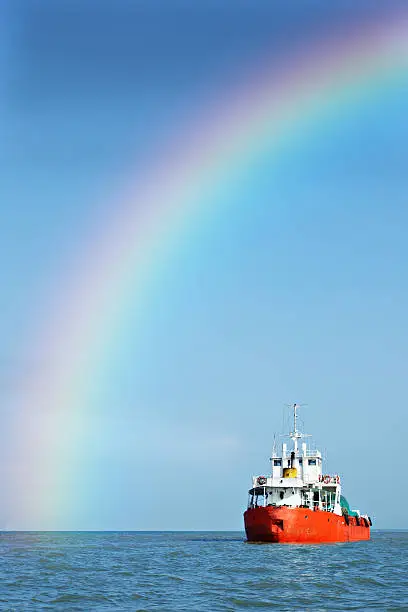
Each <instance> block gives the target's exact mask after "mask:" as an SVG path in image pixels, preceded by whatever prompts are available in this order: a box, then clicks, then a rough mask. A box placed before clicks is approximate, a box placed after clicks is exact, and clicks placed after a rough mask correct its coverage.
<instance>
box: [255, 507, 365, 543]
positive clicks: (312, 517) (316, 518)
mask: <svg viewBox="0 0 408 612" xmlns="http://www.w3.org/2000/svg"><path fill="white" fill-rule="evenodd" d="M244 521H245V532H246V536H247V540H248V542H276V543H287V544H289V543H292V544H321V543H325V542H327V543H334V542H357V541H360V540H369V539H370V525H369V523H368V521H367V520H366V519H365V518H363V517H361V518H356V517H352V516H350V517H345V516H339V515H337V514H333V512H327V511H325V510H311V509H310V508H288V507H284V506H276V507H273V506H259V507H256V508H249V509H248V510H246V512H245V513H244Z"/></svg>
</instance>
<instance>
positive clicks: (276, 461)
mask: <svg viewBox="0 0 408 612" xmlns="http://www.w3.org/2000/svg"><path fill="white" fill-rule="evenodd" d="M298 408H299V405H298V404H294V405H293V421H294V424H293V431H292V432H291V433H290V434H289V438H291V440H292V441H293V450H292V451H290V452H288V449H287V444H286V443H284V444H283V445H282V453H281V455H278V454H276V452H275V451H274V452H273V453H272V454H273V456H272V457H271V464H272V468H271V474H270V475H268V476H254V477H253V479H252V488H251V489H250V490H249V499H248V509H247V510H246V511H245V513H244V521H245V531H246V536H247V540H248V541H249V542H286V543H310V544H312V543H313V544H316V543H321V542H354V541H357V540H369V539H370V526H371V524H372V523H371V519H370V517H369V516H367V515H361V514H360V512H359V511H358V510H351V508H350V506H349V504H348V502H347V500H346V498H345V497H344V496H343V495H342V494H341V481H340V477H339V476H338V475H337V474H334V475H330V474H323V472H322V455H321V453H320V451H318V450H309V448H308V446H307V444H306V442H302V444H301V447H300V449H299V440H301V439H302V438H305V437H309V436H306V435H304V434H302V433H301V432H300V431H298V429H297V411H298Z"/></svg>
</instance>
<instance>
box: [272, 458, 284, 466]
mask: <svg viewBox="0 0 408 612" xmlns="http://www.w3.org/2000/svg"><path fill="white" fill-rule="evenodd" d="M273 465H276V466H278V465H282V459H274V460H273Z"/></svg>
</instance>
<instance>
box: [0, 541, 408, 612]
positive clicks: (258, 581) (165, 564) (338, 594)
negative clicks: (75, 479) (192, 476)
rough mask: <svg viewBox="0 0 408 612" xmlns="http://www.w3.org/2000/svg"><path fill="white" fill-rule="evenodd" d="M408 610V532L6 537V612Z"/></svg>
mask: <svg viewBox="0 0 408 612" xmlns="http://www.w3.org/2000/svg"><path fill="white" fill-rule="evenodd" d="M263 609H264V610H269V609H276V610H369V609H376V610H408V532H407V531H373V532H372V540H371V541H369V542H357V543H352V544H334V545H333V544H326V545H320V546H312V545H288V544H286V545H285V544H281V545H279V544H248V543H246V542H245V540H244V534H243V533H241V532H188V533H187V532H172V533H169V532H103V533H101V532H41V533H34V532H30V533H27V532H18V533H16V532H2V533H0V610H81V611H82V610H100V611H103V610H133V611H135V612H136V611H142V610H162V611H163V612H164V611H166V610H168V611H172V610H186V611H191V612H193V611H200V610H203V611H211V612H215V611H217V610H263Z"/></svg>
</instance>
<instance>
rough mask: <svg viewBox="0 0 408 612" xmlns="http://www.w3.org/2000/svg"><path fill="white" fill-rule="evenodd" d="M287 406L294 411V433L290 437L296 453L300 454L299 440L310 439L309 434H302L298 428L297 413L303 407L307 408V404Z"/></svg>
mask: <svg viewBox="0 0 408 612" xmlns="http://www.w3.org/2000/svg"><path fill="white" fill-rule="evenodd" d="M286 406H287V407H288V408H292V409H293V431H291V432H290V433H289V437H290V438H291V439H292V440H293V450H294V451H295V453H297V452H298V440H300V438H306V437H309V436H308V435H307V434H303V433H301V432H300V431H299V430H298V428H297V420H298V412H297V411H298V410H299V408H301V407H303V406H307V404H297V403H294V404H286Z"/></svg>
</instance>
